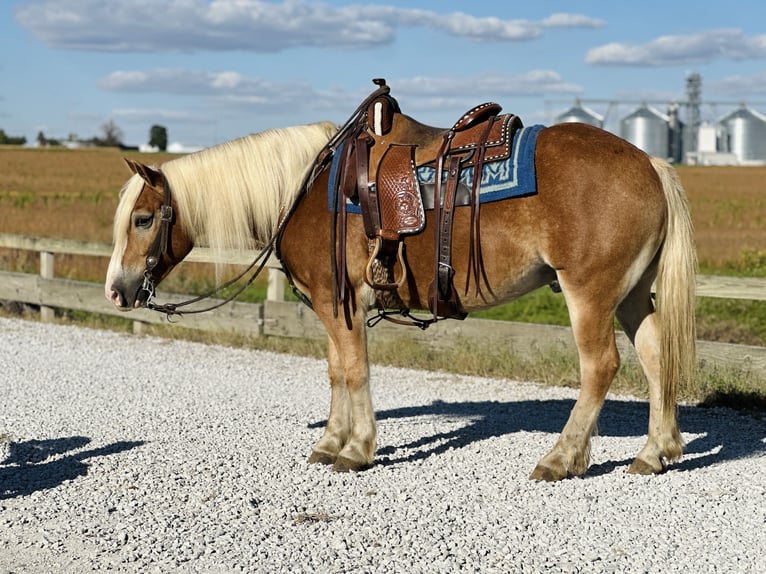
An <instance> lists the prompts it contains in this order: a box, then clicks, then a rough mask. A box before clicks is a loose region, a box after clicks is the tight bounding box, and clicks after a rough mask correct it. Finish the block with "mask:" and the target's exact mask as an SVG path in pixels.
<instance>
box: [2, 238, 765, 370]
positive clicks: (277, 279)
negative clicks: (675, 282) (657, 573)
mask: <svg viewBox="0 0 766 574" xmlns="http://www.w3.org/2000/svg"><path fill="white" fill-rule="evenodd" d="M0 248H9V249H20V250H27V251H33V252H38V253H39V254H40V273H39V274H37V275H33V274H29V273H11V272H3V271H0V300H9V301H18V302H22V303H28V304H33V305H39V306H40V309H41V316H42V319H43V320H50V319H51V318H52V317H53V309H54V308H65V309H74V310H80V311H87V312H91V313H100V314H104V315H118V316H121V317H129V318H130V319H132V320H134V321H135V323H134V325H136V329H135V330H136V331H140V326H141V325H142V324H144V323H161V322H166V319H165V317H164V316H163V315H161V314H158V313H155V312H152V311H148V310H145V309H137V310H134V311H131V313H130V315H126V314H124V313H121V312H120V311H117V310H116V309H115V308H114V307H113V306H112V304H111V303H109V302H108V301H107V300H106V298H105V297H104V286H103V284H95V283H87V282H83V281H71V280H65V279H56V278H55V277H54V262H55V255H56V254H69V255H84V256H103V257H108V256H110V255H111V247H110V246H109V245H108V244H105V243H96V242H86V241H73V240H58V239H47V238H35V237H25V236H19V235H9V234H2V233H0ZM186 260H187V261H198V262H200V261H207V262H209V261H212V254H211V253H210V252H209V251H208V250H206V249H195V250H193V251H192V252H191V253H190V254H189V256H188V257H187V258H186ZM227 262H228V263H232V264H248V263H250V261H249V260H243V259H242V258H241V257H237V256H234V255H232V256H230V257H228V258H227ZM268 274H269V275H268V290H267V298H266V301H264V302H263V303H262V304H254V303H241V302H236V301H235V302H232V303H229V304H227V305H225V306H223V307H221V308H219V309H216V310H214V311H210V312H207V313H201V314H198V315H185V316H184V317H183V318H181V319H180V320H179V323H178V324H179V325H180V326H182V327H186V328H192V329H202V330H225V331H230V332H237V333H240V334H242V335H246V336H279V337H297V338H320V337H324V330H323V328H322V325H321V323H320V322H319V320H318V319H317V318H316V316H315V315H314V313H313V312H312V311H311V310H310V309H308V308H307V307H306V306H305V305H303V304H301V303H295V302H288V301H285V300H284V289H285V280H284V275H283V274H282V273H281V272H280V271H279V270H278V269H277V263H276V262H270V263H269V269H268ZM697 295H698V296H700V297H716V298H724V299H749V300H760V301H763V300H766V279H756V278H739V277H718V276H710V275H700V276H698V277H697ZM159 298H160V299H161V301H162V302H171V303H172V302H180V301H183V300H185V299H188V298H189V296H188V295H176V294H166V293H162V294H161V296H160V297H159ZM369 335H370V338H371V340H372V341H374V340H376V339H386V338H389V339H392V338H398V339H401V338H402V337H407V338H408V339H412V340H414V341H417V342H418V343H420V344H422V345H425V346H428V347H433V348H449V347H451V346H453V345H457V344H460V342H461V341H472V342H474V343H475V344H480V345H485V344H486V345H496V344H497V342H498V341H502V342H503V343H502V344H503V345H504V346H506V347H507V348H508V349H509V350H511V351H513V352H515V353H518V354H528V353H538V352H543V351H545V350H547V349H550V348H555V349H559V350H563V351H573V350H574V341H573V339H572V334H571V330H570V329H569V328H567V327H559V326H551V325H537V324H530V323H517V322H511V321H491V320H486V319H472V318H468V319H466V320H465V321H443V322H440V323H437V324H435V325H433V326H431V327H430V328H429V329H428V330H427V331H421V330H420V329H415V328H409V327H401V326H396V325H393V324H390V323H386V322H382V323H380V324H379V325H377V326H376V327H374V328H372V329H370V331H369ZM617 339H618V346H619V347H620V352H621V354H622V355H623V357H625V358H627V359H629V360H630V359H632V358H634V355H633V354H632V353H633V350H632V348H631V346H630V344H629V342H628V340H627V338H626V337H625V336H624V335H623V334H622V333H618V337H617ZM698 358H699V360H700V362H701V364H702V365H703V366H705V365H709V366H714V367H727V368H732V367H733V368H738V369H744V370H750V371H753V372H754V373H755V374H757V375H758V376H759V377H763V378H765V379H766V347H758V346H750V345H732V344H726V343H712V342H707V341H700V342H699V343H698Z"/></svg>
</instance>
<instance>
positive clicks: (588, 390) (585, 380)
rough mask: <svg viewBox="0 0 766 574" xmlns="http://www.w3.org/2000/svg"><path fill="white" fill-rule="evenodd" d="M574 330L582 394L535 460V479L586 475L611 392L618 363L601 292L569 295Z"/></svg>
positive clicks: (611, 310) (611, 316)
mask: <svg viewBox="0 0 766 574" xmlns="http://www.w3.org/2000/svg"><path fill="white" fill-rule="evenodd" d="M559 279H560V283H561V286H562V289H563V291H564V294H565V296H566V299H567V305H568V307H569V315H570V317H571V320H572V331H573V333H574V338H575V343H576V344H577V350H578V353H579V358H580V380H581V388H580V395H579V396H578V398H577V402H576V403H575V406H574V407H573V408H572V412H571V413H570V415H569V420H568V421H567V423H566V425H565V426H564V429H563V430H562V431H561V435H560V436H559V439H558V441H557V442H556V445H555V446H554V447H553V449H552V450H551V451H550V452H549V453H548V454H547V455H545V456H544V457H543V458H542V459H541V460H540V462H538V463H537V466H536V467H535V469H534V471H532V474H531V475H530V478H531V479H533V480H547V481H552V480H561V479H563V478H566V477H567V475H569V474H573V475H581V474H583V473H584V472H585V471H586V470H587V468H588V464H589V463H590V437H591V435H592V434H593V429H594V428H595V426H596V421H597V420H598V415H599V413H600V412H601V407H602V406H603V404H604V399H605V397H606V393H607V390H608V389H609V386H610V385H611V383H612V380H613V379H614V376H615V374H616V373H617V369H618V368H619V366H620V355H619V353H618V351H617V346H616V344H615V338H614V326H613V321H614V307H611V306H610V305H609V302H608V297H604V296H603V294H602V293H592V294H590V293H583V294H582V295H579V294H578V295H576V296H575V295H573V294H572V293H571V292H570V293H569V294H568V293H567V286H566V281H565V279H564V276H563V274H561V275H560V278H559Z"/></svg>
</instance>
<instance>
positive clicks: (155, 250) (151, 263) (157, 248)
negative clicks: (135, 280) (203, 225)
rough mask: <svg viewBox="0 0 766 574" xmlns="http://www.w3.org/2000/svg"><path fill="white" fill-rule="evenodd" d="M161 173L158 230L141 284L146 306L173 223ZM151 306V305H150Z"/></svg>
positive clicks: (166, 183) (165, 186)
mask: <svg viewBox="0 0 766 574" xmlns="http://www.w3.org/2000/svg"><path fill="white" fill-rule="evenodd" d="M160 173H161V174H162V188H163V200H162V205H161V206H160V230H159V232H158V233H157V236H156V237H155V238H154V242H153V243H152V246H151V248H149V252H148V253H147V254H146V267H145V269H144V283H143V285H142V286H141V291H145V292H146V293H147V294H148V295H147V298H146V304H147V307H148V306H149V305H151V304H152V303H151V300H152V299H153V298H154V294H155V286H154V276H153V274H152V273H153V272H154V268H155V267H157V265H159V263H160V260H161V259H162V257H163V256H164V255H166V254H167V253H168V244H169V241H170V226H171V225H172V224H173V206H172V205H171V199H170V184H169V183H168V180H167V178H166V177H165V174H164V173H162V172H160ZM150 308H151V307H150Z"/></svg>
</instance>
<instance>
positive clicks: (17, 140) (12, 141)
mask: <svg viewBox="0 0 766 574" xmlns="http://www.w3.org/2000/svg"><path fill="white" fill-rule="evenodd" d="M25 143H27V138H26V137H24V136H9V135H8V134H6V133H5V130H2V129H0V145H24V144H25Z"/></svg>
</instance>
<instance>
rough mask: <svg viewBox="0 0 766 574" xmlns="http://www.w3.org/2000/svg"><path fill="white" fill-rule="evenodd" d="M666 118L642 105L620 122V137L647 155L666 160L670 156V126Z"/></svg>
mask: <svg viewBox="0 0 766 574" xmlns="http://www.w3.org/2000/svg"><path fill="white" fill-rule="evenodd" d="M668 121H669V120H668V117H667V116H666V115H664V114H662V113H660V112H658V111H657V110H655V109H654V108H650V107H649V106H647V105H643V106H641V107H640V108H638V109H637V110H636V111H635V112H633V113H632V114H630V115H629V116H626V117H624V118H623V119H622V121H621V122H620V137H622V138H623V139H626V140H628V141H629V142H630V143H632V144H633V145H634V146H636V147H637V148H639V149H642V150H644V151H645V152H646V153H648V154H649V155H653V156H657V157H661V158H667V157H668V156H669V155H670V126H669V123H668Z"/></svg>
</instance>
